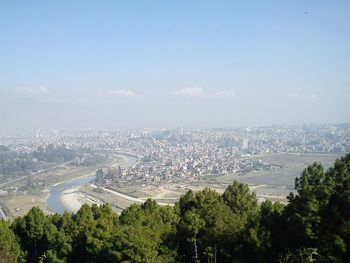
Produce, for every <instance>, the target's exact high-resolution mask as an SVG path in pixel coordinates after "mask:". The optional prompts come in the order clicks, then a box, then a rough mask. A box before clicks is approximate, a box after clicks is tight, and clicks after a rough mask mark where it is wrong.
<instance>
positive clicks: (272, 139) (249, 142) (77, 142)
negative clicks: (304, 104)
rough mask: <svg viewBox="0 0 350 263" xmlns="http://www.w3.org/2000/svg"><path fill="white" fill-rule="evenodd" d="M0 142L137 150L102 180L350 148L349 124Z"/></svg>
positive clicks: (40, 136)
mask: <svg viewBox="0 0 350 263" xmlns="http://www.w3.org/2000/svg"><path fill="white" fill-rule="evenodd" d="M6 142H10V143H6ZM0 143H3V144H4V143H6V144H7V145H9V146H10V147H11V148H12V149H16V150H18V151H33V150H35V149H36V148H37V147H39V146H42V145H47V144H50V143H53V144H56V145H60V144H64V145H65V146H66V147H68V148H72V149H77V150H81V151H83V152H93V153H96V152H103V153H116V152H123V153H130V154H135V155H137V156H139V162H138V163H137V164H136V165H134V166H133V167H129V168H125V167H124V168H119V169H116V170H117V171H111V170H110V171H107V172H104V174H103V178H104V181H108V182H114V181H116V180H117V181H118V182H122V181H132V182H135V181H138V182H141V183H147V182H163V181H164V182H184V181H197V180H200V179H201V178H202V177H203V176H205V175H208V176H216V175H223V174H227V173H241V172H246V171H251V170H257V171H261V170H271V169H278V168H279V165H275V164H269V163H265V162H263V161H261V160H259V158H248V157H249V156H261V155H265V154H271V153H280V152H285V153H338V154H343V153H347V152H350V125H349V124H339V125H294V126H287V125H278V126H268V127H249V128H247V127H242V128H235V129H202V130H194V129H186V130H183V129H181V128H179V129H172V130H144V129H142V130H141V129H140V130H129V131H113V130H79V131H60V132H58V131H46V132H38V133H35V134H33V135H31V136H28V135H26V136H24V135H23V136H16V137H9V136H7V137H6V136H4V137H1V138H0ZM253 160H255V161H253Z"/></svg>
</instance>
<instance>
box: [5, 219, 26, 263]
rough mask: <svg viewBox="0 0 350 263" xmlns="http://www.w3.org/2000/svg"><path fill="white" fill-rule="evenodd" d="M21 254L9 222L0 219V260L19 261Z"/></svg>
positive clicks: (21, 258) (21, 257)
mask: <svg viewBox="0 0 350 263" xmlns="http://www.w3.org/2000/svg"><path fill="white" fill-rule="evenodd" d="M22 260H23V254H22V253H21V250H20V246H19V244H18V242H17V240H16V236H15V234H14V233H13V232H12V231H11V229H10V224H9V222H6V221H4V220H0V262H9V263H11V262H21V261H22Z"/></svg>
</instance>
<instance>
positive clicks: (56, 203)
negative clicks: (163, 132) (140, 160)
mask: <svg viewBox="0 0 350 263" xmlns="http://www.w3.org/2000/svg"><path fill="white" fill-rule="evenodd" d="M114 156H115V157H118V158H123V159H125V160H126V162H125V166H126V167H125V168H128V167H132V166H134V165H135V164H136V163H137V158H136V157H133V156H131V155H130V154H119V153H118V154H115V155H114ZM95 177H96V175H95V173H92V174H88V175H86V176H83V177H79V178H76V179H73V180H70V181H68V182H64V183H60V184H58V185H56V186H54V187H53V188H51V190H50V196H49V198H48V199H47V201H46V206H47V208H48V209H50V210H51V211H52V212H54V213H58V214H63V213H64V212H65V211H66V210H67V209H66V207H65V206H64V204H63V203H62V200H61V195H62V192H63V191H64V190H67V189H71V188H76V187H80V186H84V185H86V184H87V183H90V182H92V181H94V180H95Z"/></svg>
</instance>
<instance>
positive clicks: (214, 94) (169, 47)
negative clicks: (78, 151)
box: [0, 0, 350, 130]
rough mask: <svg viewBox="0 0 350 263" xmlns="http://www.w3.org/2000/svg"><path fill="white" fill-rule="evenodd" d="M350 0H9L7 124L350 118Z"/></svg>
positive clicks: (5, 7)
mask: <svg viewBox="0 0 350 263" xmlns="http://www.w3.org/2000/svg"><path fill="white" fill-rule="evenodd" d="M349 101H350V1H349V0H343V1H341V0H328V1H322V0H314V1H308V0H300V1H295V0H293V1H292V0H291V1H288V0H283V1H281V0H274V1H264V0H257V1H247V0H244V1H233V0H230V1H188V0H184V1H180V0H177V1H175V0H174V1H171V0H169V1H164V0H162V1H155V0H148V1H139V0H127V1H126V0H125V1H121V0H120V1H117V0H116V1H92V0H91V1H85V0H84V1H76V0H75V1H62V0H59V1H58V0H57V1H44V0H43V1H14V0H9V1H4V0H0V121H1V125H0V129H2V130H5V129H8V130H16V129H18V130H23V129H33V128H70V127H71V128H84V127H99V128H100V127H107V128H119V127H120V128H125V127H133V128H134V127H176V126H184V127H230V126H237V125H255V124H257V125H260V124H273V123H281V122H286V123H305V122H317V123H320V122H332V123H334V122H343V121H350V103H349Z"/></svg>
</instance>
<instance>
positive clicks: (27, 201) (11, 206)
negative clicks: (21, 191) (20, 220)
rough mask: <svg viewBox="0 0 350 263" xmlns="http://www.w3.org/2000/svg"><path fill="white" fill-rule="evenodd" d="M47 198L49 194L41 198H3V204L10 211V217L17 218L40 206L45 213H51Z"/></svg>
mask: <svg viewBox="0 0 350 263" xmlns="http://www.w3.org/2000/svg"><path fill="white" fill-rule="evenodd" d="M46 198H47V193H43V194H42V195H39V196H29V195H22V196H13V197H6V198H1V202H2V203H4V204H6V207H7V208H8V210H9V211H10V213H11V214H10V215H7V216H8V217H17V216H23V215H25V214H26V213H27V212H28V211H29V210H30V209H31V208H32V207H33V206H38V207H40V208H41V209H43V210H44V211H45V212H47V213H50V212H49V211H48V210H47V209H46V201H45V200H46Z"/></svg>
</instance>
